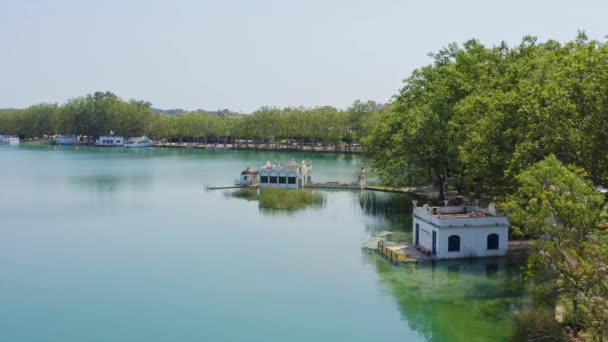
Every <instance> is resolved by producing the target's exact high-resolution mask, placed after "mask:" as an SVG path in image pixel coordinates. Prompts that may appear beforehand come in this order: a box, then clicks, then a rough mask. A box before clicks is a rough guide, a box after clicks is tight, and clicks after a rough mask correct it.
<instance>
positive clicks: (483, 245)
mask: <svg viewBox="0 0 608 342" xmlns="http://www.w3.org/2000/svg"><path fill="white" fill-rule="evenodd" d="M412 230H413V233H414V235H413V240H414V245H415V246H416V247H417V248H418V249H419V250H422V251H424V252H427V253H430V254H431V255H433V256H434V257H435V258H436V259H456V258H469V257H489V256H503V255H505V254H507V248H508V242H509V241H508V238H509V221H508V220H507V218H506V216H503V215H498V214H496V207H495V206H494V204H492V203H490V205H489V206H488V208H487V209H483V208H480V207H478V206H445V207H429V206H428V205H426V204H425V205H423V206H422V207H417V206H416V203H415V202H414V209H413V227H412Z"/></svg>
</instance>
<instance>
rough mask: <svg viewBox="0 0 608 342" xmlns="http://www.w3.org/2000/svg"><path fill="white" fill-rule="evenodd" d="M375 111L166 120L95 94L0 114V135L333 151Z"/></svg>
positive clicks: (371, 106)
mask: <svg viewBox="0 0 608 342" xmlns="http://www.w3.org/2000/svg"><path fill="white" fill-rule="evenodd" d="M379 107H380V106H378V105H377V104H376V103H374V102H372V101H368V102H361V101H355V102H354V103H353V105H352V106H350V107H349V108H348V109H347V110H338V109H336V108H332V107H318V108H282V109H279V108H271V107H264V108H261V109H259V110H257V111H256V112H254V113H252V114H250V115H236V114H230V113H228V114H224V112H221V113H214V115H210V114H209V113H207V112H203V111H196V112H183V113H176V114H171V115H169V114H167V113H159V112H157V111H155V110H154V109H153V108H152V107H151V104H150V103H149V102H145V101H138V100H130V101H124V100H122V99H121V98H119V97H118V96H117V95H115V94H113V93H110V92H96V93H94V94H89V95H86V96H83V97H77V98H74V99H71V100H69V101H67V102H66V103H64V104H62V105H59V104H55V103H53V104H36V105H33V106H31V107H28V108H25V109H4V110H0V133H5V134H16V135H19V136H20V137H21V138H22V139H29V138H41V137H44V136H46V137H49V136H53V135H57V134H61V135H77V136H86V137H89V139H90V138H95V137H98V136H101V135H107V134H109V132H114V134H116V135H122V136H127V137H132V136H141V135H147V136H150V137H153V138H157V139H166V140H172V141H176V140H177V141H191V142H207V141H210V140H213V141H236V140H248V141H251V142H252V143H253V144H273V143H279V142H281V143H283V144H289V145H293V144H298V143H299V144H304V143H308V144H311V143H315V144H322V145H327V144H336V145H337V144H340V143H351V142H356V141H360V139H361V138H362V137H363V136H365V135H367V134H369V132H370V130H371V124H372V122H373V119H372V117H373V115H374V114H375V113H377V112H378V108H379ZM226 112H227V111H226Z"/></svg>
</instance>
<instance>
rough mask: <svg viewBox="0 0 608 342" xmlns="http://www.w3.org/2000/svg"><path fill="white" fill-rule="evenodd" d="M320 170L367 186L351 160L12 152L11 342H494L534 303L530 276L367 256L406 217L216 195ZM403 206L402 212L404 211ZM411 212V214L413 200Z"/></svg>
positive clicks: (2, 293)
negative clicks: (284, 174) (307, 162)
mask: <svg viewBox="0 0 608 342" xmlns="http://www.w3.org/2000/svg"><path fill="white" fill-rule="evenodd" d="M292 156H293V157H295V158H296V160H298V161H299V160H302V159H312V161H313V177H314V179H316V180H318V181H323V180H326V181H329V180H341V181H354V180H356V175H357V172H358V169H359V168H360V165H361V159H360V157H357V156H351V155H334V154H327V155H310V154H286V153H272V152H230V151H227V152H211V151H199V150H177V149H142V150H137V149H135V150H123V149H101V148H97V149H95V148H82V147H79V148H73V147H68V148H57V147H46V146H45V147H26V146H20V147H14V146H4V147H0V341H62V342H69V341H341V340H349V341H383V340H389V339H393V340H400V341H495V340H501V339H505V338H506V337H507V336H508V335H509V332H510V328H511V320H510V317H511V311H512V310H515V309H517V308H519V307H520V306H521V305H522V303H523V302H524V301H525V297H524V295H523V289H522V285H521V273H520V271H519V268H520V266H521V261H518V260H514V259H506V258H503V259H492V260H483V261H477V262H450V263H440V264H437V265H435V266H432V265H428V266H414V265H411V266H400V267H396V266H393V265H391V264H389V263H387V262H386V261H385V260H383V259H381V258H379V257H377V256H375V255H373V254H367V253H365V252H363V251H362V249H361V245H362V243H363V242H364V241H366V240H367V239H368V238H369V237H370V236H371V234H372V233H373V232H374V231H377V230H385V229H392V230H403V229H406V228H409V225H408V224H407V218H402V216H395V215H393V216H391V215H390V214H389V215H384V214H383V213H382V210H373V211H370V210H363V209H362V206H361V201H360V198H359V196H360V194H359V193H358V192H326V193H325V194H326V202H327V203H326V205H325V206H324V207H323V208H311V209H305V210H301V211H297V212H293V213H284V212H268V211H260V209H259V208H258V203H257V202H255V201H247V200H244V199H240V198H234V197H232V196H230V194H229V193H228V194H227V193H226V191H205V185H229V184H232V183H233V182H234V179H235V178H237V177H238V174H239V173H240V171H241V170H242V169H244V168H245V167H246V166H253V167H255V166H257V165H258V162H261V161H266V160H275V159H278V160H282V161H288V160H289V159H290V158H291V157H292ZM400 200H402V201H403V198H401V199H400ZM403 202H404V203H407V202H408V201H407V200H406V201H403Z"/></svg>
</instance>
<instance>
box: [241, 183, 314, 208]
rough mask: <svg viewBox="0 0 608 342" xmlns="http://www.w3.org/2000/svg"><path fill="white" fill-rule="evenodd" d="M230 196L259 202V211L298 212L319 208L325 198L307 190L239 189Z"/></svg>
mask: <svg viewBox="0 0 608 342" xmlns="http://www.w3.org/2000/svg"><path fill="white" fill-rule="evenodd" d="M230 196H232V197H236V198H240V199H245V200H248V201H259V202H260V203H259V207H260V209H278V210H290V211H293V210H298V209H304V208H309V207H321V206H323V205H324V204H325V196H324V195H323V193H321V192H318V191H312V190H307V189H298V190H295V189H280V188H264V189H260V190H258V189H239V190H237V191H233V192H231V193H230Z"/></svg>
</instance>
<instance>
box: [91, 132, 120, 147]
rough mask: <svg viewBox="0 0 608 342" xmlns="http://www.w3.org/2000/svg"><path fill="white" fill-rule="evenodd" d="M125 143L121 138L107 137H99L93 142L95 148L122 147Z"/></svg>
mask: <svg viewBox="0 0 608 342" xmlns="http://www.w3.org/2000/svg"><path fill="white" fill-rule="evenodd" d="M124 143H125V139H124V138H123V137H119V136H115V135H108V136H103V135H102V136H100V137H99V139H97V140H96V141H95V144H94V145H95V146H100V147H115V146H123V145H124Z"/></svg>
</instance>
